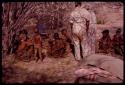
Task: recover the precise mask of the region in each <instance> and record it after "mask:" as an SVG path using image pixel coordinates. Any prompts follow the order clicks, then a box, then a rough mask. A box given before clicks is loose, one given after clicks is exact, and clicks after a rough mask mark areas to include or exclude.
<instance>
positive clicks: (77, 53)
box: [73, 37, 81, 60]
mask: <svg viewBox="0 0 125 85" xmlns="http://www.w3.org/2000/svg"><path fill="white" fill-rule="evenodd" d="M73 41H74V48H75V59H76V60H81V56H80V42H79V39H78V37H73Z"/></svg>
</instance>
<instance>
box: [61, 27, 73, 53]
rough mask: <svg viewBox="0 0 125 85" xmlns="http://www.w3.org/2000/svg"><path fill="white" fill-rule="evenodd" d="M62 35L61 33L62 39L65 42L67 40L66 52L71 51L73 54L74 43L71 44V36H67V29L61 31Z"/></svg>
mask: <svg viewBox="0 0 125 85" xmlns="http://www.w3.org/2000/svg"><path fill="white" fill-rule="evenodd" d="M61 33H62V35H63V39H64V41H65V42H67V45H66V52H67V53H70V52H72V53H73V54H74V45H73V44H72V40H71V38H70V37H69V35H68V33H67V30H66V29H63V30H62V31H61Z"/></svg>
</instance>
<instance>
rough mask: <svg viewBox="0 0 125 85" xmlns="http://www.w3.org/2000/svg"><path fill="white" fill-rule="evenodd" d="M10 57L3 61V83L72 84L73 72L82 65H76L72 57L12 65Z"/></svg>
mask: <svg viewBox="0 0 125 85" xmlns="http://www.w3.org/2000/svg"><path fill="white" fill-rule="evenodd" d="M11 61H12V57H9V58H7V59H4V60H3V62H2V65H3V78H2V80H3V82H5V83H73V82H74V81H75V79H76V77H75V75H74V71H75V70H76V69H78V68H80V67H81V66H82V67H84V65H83V64H82V63H81V65H80V64H78V62H77V61H75V60H74V58H73V55H72V54H69V55H68V56H67V57H65V58H49V57H47V58H45V59H44V61H43V62H41V61H40V60H39V61H38V62H37V63H36V62H35V61H30V62H22V61H18V62H16V63H14V64H13V63H12V62H11Z"/></svg>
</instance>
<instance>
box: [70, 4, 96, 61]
mask: <svg viewBox="0 0 125 85" xmlns="http://www.w3.org/2000/svg"><path fill="white" fill-rule="evenodd" d="M91 16H92V15H91V13H90V12H89V11H88V10H86V9H85V8H83V7H82V4H81V3H80V2H78V3H76V4H75V9H74V10H73V11H72V12H71V15H70V20H69V22H70V25H71V30H72V38H73V42H74V47H75V59H76V60H78V61H80V60H82V57H83V60H85V58H86V57H87V56H89V55H91V54H94V53H95V51H93V46H92V44H93V42H92V39H91V38H92V37H93V38H95V37H94V36H90V33H91V29H93V28H91V27H92V26H91V25H92V24H91V23H93V22H92V19H91ZM94 49H95V48H94Z"/></svg>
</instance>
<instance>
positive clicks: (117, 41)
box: [112, 28, 123, 56]
mask: <svg viewBox="0 0 125 85" xmlns="http://www.w3.org/2000/svg"><path fill="white" fill-rule="evenodd" d="M112 45H113V49H114V52H115V53H117V54H120V55H121V56H122V55H123V36H122V35H121V29H120V28H119V29H117V30H116V34H115V35H114V36H113V39H112Z"/></svg>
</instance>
